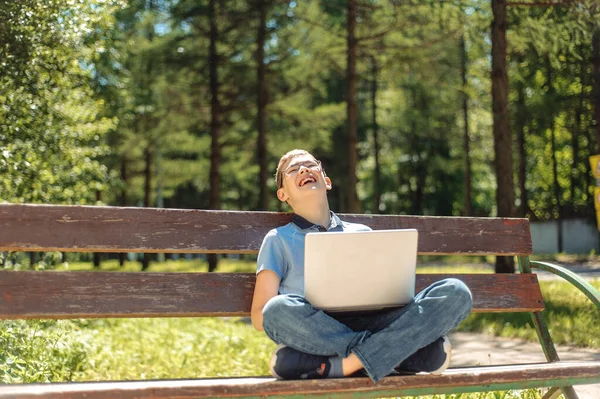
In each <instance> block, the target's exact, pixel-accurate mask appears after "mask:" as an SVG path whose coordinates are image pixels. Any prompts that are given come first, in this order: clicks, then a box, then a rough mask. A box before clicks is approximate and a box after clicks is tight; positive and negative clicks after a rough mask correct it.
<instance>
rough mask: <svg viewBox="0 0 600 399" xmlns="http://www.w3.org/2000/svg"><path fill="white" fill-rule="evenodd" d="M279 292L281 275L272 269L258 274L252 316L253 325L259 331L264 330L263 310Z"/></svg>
mask: <svg viewBox="0 0 600 399" xmlns="http://www.w3.org/2000/svg"><path fill="white" fill-rule="evenodd" d="M278 293H279V276H278V275H277V273H275V272H274V271H272V270H268V269H266V270H263V271H261V272H260V273H258V275H257V276H256V285H255V286H254V297H253V298H252V308H251V310H250V318H251V319H252V325H253V326H254V328H256V329H257V330H258V331H263V330H264V328H263V314H262V310H263V308H264V307H265V305H266V303H267V302H268V301H269V299H271V298H273V297H274V296H276V295H277V294H278Z"/></svg>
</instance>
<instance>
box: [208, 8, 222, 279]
mask: <svg viewBox="0 0 600 399" xmlns="http://www.w3.org/2000/svg"><path fill="white" fill-rule="evenodd" d="M216 1H217V0H210V1H209V15H208V18H209V19H210V44H209V59H208V65H209V75H210V95H211V104H210V109H211V119H210V137H211V153H210V172H209V176H210V177H209V181H210V192H209V200H208V207H209V209H214V210H216V209H219V208H220V207H221V203H220V200H219V188H220V176H219V167H220V164H221V146H220V144H219V139H220V135H221V103H220V101H219V88H220V87H219V75H218V67H219V55H218V54H217V40H218V38H219V32H218V30H217V21H216V18H217V16H216V4H215V3H216ZM217 264H218V258H217V255H216V254H209V255H208V271H209V272H212V271H214V270H216V268H217Z"/></svg>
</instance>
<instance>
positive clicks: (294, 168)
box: [283, 162, 321, 177]
mask: <svg viewBox="0 0 600 399" xmlns="http://www.w3.org/2000/svg"><path fill="white" fill-rule="evenodd" d="M302 166H304V167H305V168H306V169H308V170H313V171H315V172H320V171H321V162H317V163H315V162H305V163H297V164H295V165H291V166H290V167H288V168H287V169H286V170H284V171H283V174H284V175H286V176H287V177H289V176H292V175H295V174H296V173H298V172H300V168H301V167H302Z"/></svg>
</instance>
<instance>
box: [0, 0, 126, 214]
mask: <svg viewBox="0 0 600 399" xmlns="http://www.w3.org/2000/svg"><path fill="white" fill-rule="evenodd" d="M116 3H117V2H116V0H115V1H104V0H89V1H81V2H75V1H67V0H54V1H48V2H43V3H42V2H38V1H31V0H30V1H19V2H2V3H1V4H0V15H2V20H3V21H4V23H3V24H2V25H1V27H0V43H2V47H0V59H1V60H2V61H0V67H1V69H0V86H2V88H3V91H2V93H1V94H0V104H2V106H0V175H2V179H1V181H0V201H10V202H45V203H48V202H61V203H93V202H95V201H96V192H97V191H103V190H106V189H107V188H108V184H109V181H110V177H109V172H108V169H107V168H106V166H104V165H102V164H101V163H100V161H99V158H100V157H101V156H103V155H104V154H106V152H107V151H108V148H107V147H106V146H104V145H103V144H102V141H101V139H102V136H103V135H104V133H105V132H106V131H107V130H108V129H109V128H110V127H111V125H112V123H113V121H112V120H111V119H110V118H98V113H99V112H100V110H101V109H102V102H101V101H99V100H98V99H96V98H94V95H93V92H92V90H91V88H90V85H89V82H90V78H91V75H92V72H93V68H92V67H91V65H90V61H91V59H92V56H93V51H95V50H96V49H97V48H100V47H101V44H100V43H101V38H100V37H98V36H96V32H97V31H96V30H97V29H104V28H107V27H108V26H109V25H110V21H111V11H112V9H113V7H114V5H115V4H116Z"/></svg>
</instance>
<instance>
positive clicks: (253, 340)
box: [0, 259, 600, 399]
mask: <svg viewBox="0 0 600 399" xmlns="http://www.w3.org/2000/svg"><path fill="white" fill-rule="evenodd" d="M421 261H422V262H421V263H422V264H425V266H423V267H420V268H419V272H420V273H439V272H444V273H448V272H452V273H475V272H478V273H489V272H490V271H491V270H490V268H489V266H486V265H485V263H483V262H476V263H471V264H469V266H460V265H461V264H464V263H465V262H464V260H462V259H456V260H454V262H449V263H450V265H447V266H442V267H440V266H433V264H437V263H438V262H437V261H436V259H422V260H421ZM254 268H255V264H254V263H253V262H252V261H240V260H234V259H221V261H220V263H219V269H218V270H219V271H220V272H253V271H254ZM57 270H92V266H91V264H90V263H86V262H71V263H69V264H63V265H61V266H59V267H58V268H57ZM101 270H103V271H139V270H140V264H139V263H138V262H126V263H125V265H124V267H123V268H120V267H119V265H118V261H117V260H107V261H103V262H102V268H101ZM206 270H207V265H206V262H204V261H202V260H200V259H196V260H189V261H182V260H179V261H167V262H164V263H151V265H150V269H149V271H161V272H205V271H206ZM541 286H542V291H543V293H544V297H545V298H546V305H547V319H548V322H549V326H550V331H551V333H552V336H553V338H554V339H555V342H556V343H562V344H569V345H576V346H582V347H591V348H600V326H598V325H597V323H594V320H597V319H598V311H597V310H596V309H595V308H594V307H593V306H592V305H590V304H589V301H588V300H587V298H586V297H585V296H583V294H580V293H578V292H577V291H576V290H575V289H574V288H572V287H571V286H570V285H569V284H567V283H563V282H559V281H542V283H541ZM594 286H595V287H596V288H600V282H598V281H596V282H594ZM28 323H35V322H28ZM32 325H33V326H34V327H32V328H34V329H35V331H34V332H33V333H29V334H21V335H23V336H29V337H30V338H28V339H29V340H28V341H27V340H25V341H23V342H24V345H25V346H26V347H27V349H26V350H21V351H20V352H18V353H17V355H10V354H11V353H15V352H14V350H13V349H12V348H13V347H14V346H15V345H12V346H11V341H10V340H6V339H5V341H4V344H5V345H4V348H5V353H8V354H9V357H10V356H12V357H10V359H13V360H12V362H15V359H16V361H17V362H19V367H21V368H22V369H23V370H25V371H23V372H22V373H21V374H22V375H21V374H19V373H17V374H15V373H14V370H15V369H14V367H13V368H11V367H10V366H6V364H5V370H6V373H5V374H4V375H3V374H2V367H0V383H1V382H19V381H68V380H73V381H89V380H129V379H132V380H133V379H136V380H137V379H166V378H202V377H224V376H248V375H266V374H268V370H267V365H268V359H269V356H270V354H271V352H272V351H273V349H274V348H275V344H274V343H272V342H271V341H270V340H269V339H268V338H266V336H265V335H264V334H263V333H259V332H257V331H255V330H254V329H253V328H252V327H251V326H250V325H249V323H248V320H247V319H246V318H222V319H217V318H171V319H106V320H73V321H60V322H57V325H58V326H60V333H59V334H58V333H53V332H52V331H53V329H55V328H54V327H48V326H47V325H44V326H45V327H43V328H41V329H40V327H39V325H35V324H32ZM1 326H2V325H1V324H0V327H1ZM460 329H461V330H463V331H481V332H485V333H489V334H494V335H501V336H506V337H519V338H525V339H530V340H532V341H537V338H536V336H535V331H534V330H533V328H532V327H531V324H530V321H529V316H528V315H527V314H524V315H522V314H521V315H520V314H474V315H471V316H470V317H469V318H468V319H467V320H465V322H463V324H462V325H461V327H460ZM0 333H2V329H1V328H0ZM44 334H54V335H48V337H47V338H44ZM31 337H34V338H31ZM38 341H39V345H42V346H43V347H44V348H47V347H48V346H49V345H51V346H52V347H53V348H55V349H53V350H54V351H59V352H58V353H59V355H60V356H59V360H60V362H57V361H56V359H54V360H53V359H49V360H47V361H46V360H44V359H45V358H42V357H41V355H40V353H44V352H43V351H41V350H38V349H36V347H37V346H39V345H38V344H37V343H36V342H38ZM2 343H3V341H2V335H1V334H0V347H2ZM13 344H14V342H13ZM36 345H37V346H36ZM69 345H71V346H72V347H73V348H75V349H71V348H70V347H69ZM71 353H73V354H71ZM19 356H21V358H20V359H19ZM48 356H49V355H48ZM57 356H58V355H57ZM1 357H2V356H0V358H1ZM23 358H25V359H23ZM34 358H37V359H38V360H36V359H34ZM65 359H67V360H69V361H70V362H71V363H72V365H71V366H72V367H70V368H69V369H68V370H62V371H60V372H57V371H56V370H52V367H56V366H53V365H55V364H60V363H61V362H63V363H64V362H65ZM0 360H2V359H0ZM0 363H2V362H1V361H0ZM40 370H43V371H44V373H42V374H40V373H41V372H40ZM10 372H13V374H10ZM540 397H541V395H540V393H539V392H538V391H537V390H525V391H508V392H488V393H474V394H455V395H434V396H429V397H427V398H429V399H539V398H540Z"/></svg>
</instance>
